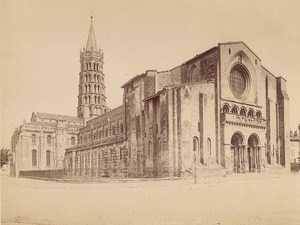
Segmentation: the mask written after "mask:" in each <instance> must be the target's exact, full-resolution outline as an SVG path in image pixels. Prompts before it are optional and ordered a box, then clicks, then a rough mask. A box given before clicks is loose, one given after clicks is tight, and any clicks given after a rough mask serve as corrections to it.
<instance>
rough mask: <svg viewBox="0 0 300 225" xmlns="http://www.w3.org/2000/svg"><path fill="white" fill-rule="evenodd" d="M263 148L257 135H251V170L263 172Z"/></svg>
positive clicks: (249, 142)
mask: <svg viewBox="0 0 300 225" xmlns="http://www.w3.org/2000/svg"><path fill="white" fill-rule="evenodd" d="M261 160H262V159H261V148H260V146H259V139H258V137H257V136H256V135H253V134H252V135H251V136H250V137H249V139H248V166H249V172H252V173H256V172H261Z"/></svg>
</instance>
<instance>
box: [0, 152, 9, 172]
mask: <svg viewBox="0 0 300 225" xmlns="http://www.w3.org/2000/svg"><path fill="white" fill-rule="evenodd" d="M0 151H1V153H0V154H1V155H0V159H1V167H2V166H3V165H4V164H8V163H9V155H10V153H9V149H8V148H1V150H0Z"/></svg>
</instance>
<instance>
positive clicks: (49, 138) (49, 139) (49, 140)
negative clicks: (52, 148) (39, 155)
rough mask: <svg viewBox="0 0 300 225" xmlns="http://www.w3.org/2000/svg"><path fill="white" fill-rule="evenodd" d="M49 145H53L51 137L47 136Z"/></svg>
mask: <svg viewBox="0 0 300 225" xmlns="http://www.w3.org/2000/svg"><path fill="white" fill-rule="evenodd" d="M47 144H48V145H50V144H51V135H48V136H47Z"/></svg>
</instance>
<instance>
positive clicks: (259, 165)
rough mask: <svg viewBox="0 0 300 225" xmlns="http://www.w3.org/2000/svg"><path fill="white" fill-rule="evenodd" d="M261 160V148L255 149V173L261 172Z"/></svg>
mask: <svg viewBox="0 0 300 225" xmlns="http://www.w3.org/2000/svg"><path fill="white" fill-rule="evenodd" d="M261 165H262V158H261V148H260V147H257V172H258V173H260V172H261Z"/></svg>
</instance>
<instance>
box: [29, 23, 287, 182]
mask: <svg viewBox="0 0 300 225" xmlns="http://www.w3.org/2000/svg"><path fill="white" fill-rule="evenodd" d="M80 64H81V70H80V73H79V86H78V87H79V94H78V107H77V116H78V117H76V118H74V120H76V121H82V122H80V123H82V124H78V125H79V126H78V127H76V128H77V130H76V131H75V130H74V133H72V135H73V134H74V136H75V138H76V144H75V145H69V146H65V147H66V150H65V161H64V168H65V170H66V171H67V173H68V176H71V177H79V178H80V177H82V178H88V177H91V178H97V177H98V178H100V177H120V178H123V177H173V176H189V175H191V174H192V173H193V171H194V170H195V167H196V171H198V173H201V171H213V170H219V171H223V172H228V173H248V172H265V171H268V170H272V169H273V168H277V169H278V168H280V169H282V170H284V171H289V167H290V164H289V162H290V159H289V123H288V121H289V114H288V112H289V106H288V104H289V98H288V94H287V87H286V80H285V79H284V78H283V77H277V76H275V75H273V74H272V73H271V72H270V71H268V70H267V69H266V68H265V67H263V66H262V64H261V59H260V58H259V57H258V56H257V55H256V54H255V53H254V52H253V51H252V50H251V49H250V48H249V47H248V46H247V45H246V44H245V43H243V42H228V43H219V44H218V45H217V46H215V47H213V48H211V49H209V50H207V51H205V52H203V53H201V54H199V55H196V56H195V57H193V58H191V59H189V60H187V61H186V62H184V63H182V64H181V65H179V66H177V67H175V68H173V69H170V70H167V71H156V70H147V71H145V72H144V73H141V74H138V75H136V76H134V77H133V78H132V79H130V80H129V81H128V82H126V83H125V84H123V85H122V88H123V90H124V94H123V103H122V105H120V106H119V107H117V108H114V109H109V108H108V107H107V105H106V96H105V83H104V78H105V76H104V73H103V64H104V63H103V52H102V51H101V50H100V49H97V45H96V38H95V34H94V28H93V24H91V27H90V30H89V36H88V41H87V45H86V48H84V49H83V51H81V53H80ZM28 148H29V149H30V148H32V147H28Z"/></svg>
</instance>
